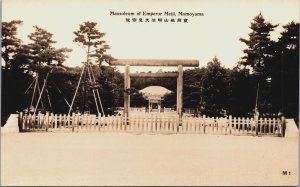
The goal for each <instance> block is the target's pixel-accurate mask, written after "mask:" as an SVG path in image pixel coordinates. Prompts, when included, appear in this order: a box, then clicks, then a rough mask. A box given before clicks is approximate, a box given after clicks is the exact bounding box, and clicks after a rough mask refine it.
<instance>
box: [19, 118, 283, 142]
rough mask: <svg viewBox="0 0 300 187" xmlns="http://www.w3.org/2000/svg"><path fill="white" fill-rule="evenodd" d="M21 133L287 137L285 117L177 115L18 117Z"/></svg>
mask: <svg viewBox="0 0 300 187" xmlns="http://www.w3.org/2000/svg"><path fill="white" fill-rule="evenodd" d="M19 129H20V132H31V131H67V132H88V131H99V132H132V133H168V134H169V133H174V134H175V133H195V134H233V135H272V136H282V137H284V132H285V120H284V118H283V117H282V118H272V119H271V118H259V119H258V118H256V119H254V118H240V117H238V118H237V117H231V116H229V117H228V118H213V117H205V116H204V117H182V118H179V116H178V115H147V114H144V115H132V116H130V117H127V116H101V115H99V116H96V115H91V114H83V115H79V114H75V113H73V114H72V115H66V114H64V115H62V114H59V115H57V114H55V115H54V114H49V113H46V114H38V115H32V114H23V113H20V114H19Z"/></svg>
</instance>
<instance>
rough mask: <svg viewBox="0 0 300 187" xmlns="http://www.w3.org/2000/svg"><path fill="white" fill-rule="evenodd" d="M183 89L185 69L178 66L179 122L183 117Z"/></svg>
mask: <svg viewBox="0 0 300 187" xmlns="http://www.w3.org/2000/svg"><path fill="white" fill-rule="evenodd" d="M182 87H183V67H182V65H179V66H178V81H177V95H178V101H177V105H178V107H177V113H178V115H179V121H181V120H180V119H181V117H182Z"/></svg>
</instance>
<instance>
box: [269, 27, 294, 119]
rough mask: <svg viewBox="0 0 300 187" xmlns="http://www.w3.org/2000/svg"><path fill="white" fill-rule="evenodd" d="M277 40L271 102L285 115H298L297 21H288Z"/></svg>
mask: <svg viewBox="0 0 300 187" xmlns="http://www.w3.org/2000/svg"><path fill="white" fill-rule="evenodd" d="M283 28H284V31H283V32H281V36H280V38H279V40H278V42H277V49H276V57H275V58H274V61H273V63H272V66H271V69H272V103H273V105H274V107H275V110H277V111H278V110H282V111H284V112H285V114H286V115H287V116H290V117H297V116H298V111H299V109H298V103H299V23H295V22H290V23H288V24H287V25H284V26H283Z"/></svg>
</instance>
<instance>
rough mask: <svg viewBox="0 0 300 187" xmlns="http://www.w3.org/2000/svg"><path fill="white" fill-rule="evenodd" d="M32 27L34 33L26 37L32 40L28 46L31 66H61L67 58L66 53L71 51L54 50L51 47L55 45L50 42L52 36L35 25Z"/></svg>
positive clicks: (63, 49)
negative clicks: (55, 64)
mask: <svg viewBox="0 0 300 187" xmlns="http://www.w3.org/2000/svg"><path fill="white" fill-rule="evenodd" d="M33 27H34V28H35V31H34V32H33V33H31V34H29V35H28V37H29V39H30V40H32V43H30V44H28V48H29V50H30V59H31V61H32V64H34V65H41V64H42V63H46V65H52V64H53V63H55V62H56V63H57V64H58V65H62V63H63V62H64V61H65V60H66V58H67V57H68V56H67V55H66V53H67V52H71V51H72V50H71V49H68V48H60V49H56V48H55V47H53V44H55V43H56V41H54V40H52V36H53V34H51V33H50V32H48V31H46V30H45V29H42V28H40V27H38V26H36V25H35V26H33Z"/></svg>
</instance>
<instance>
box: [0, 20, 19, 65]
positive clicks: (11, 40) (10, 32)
mask: <svg viewBox="0 0 300 187" xmlns="http://www.w3.org/2000/svg"><path fill="white" fill-rule="evenodd" d="M20 24H22V21H20V20H13V21H10V22H2V50H1V56H2V58H3V60H4V62H5V69H9V68H10V66H11V63H12V62H11V61H12V60H13V59H14V57H15V55H16V53H17V50H18V48H19V47H20V45H21V40H20V39H19V38H17V34H18V33H17V29H18V25H20Z"/></svg>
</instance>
